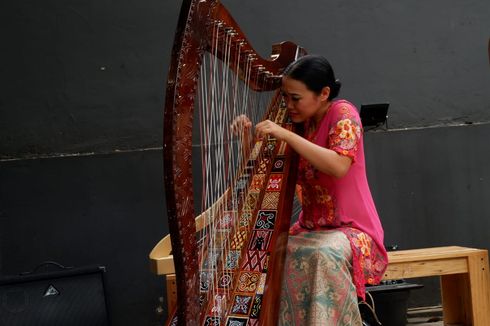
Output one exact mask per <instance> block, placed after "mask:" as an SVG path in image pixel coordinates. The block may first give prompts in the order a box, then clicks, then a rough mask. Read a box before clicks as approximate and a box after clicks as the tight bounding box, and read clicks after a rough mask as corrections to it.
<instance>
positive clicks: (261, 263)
mask: <svg viewBox="0 0 490 326" xmlns="http://www.w3.org/2000/svg"><path fill="white" fill-rule="evenodd" d="M267 258H268V255H267V251H259V250H249V251H248V252H247V253H246V257H245V259H244V261H243V263H242V270H245V271H253V272H262V271H264V268H265V267H266V266H267Z"/></svg>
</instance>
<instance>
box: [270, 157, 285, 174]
mask: <svg viewBox="0 0 490 326" xmlns="http://www.w3.org/2000/svg"><path fill="white" fill-rule="evenodd" d="M283 170H284V159H283V158H276V160H275V161H274V165H273V166H272V170H271V171H272V172H276V173H277V172H283Z"/></svg>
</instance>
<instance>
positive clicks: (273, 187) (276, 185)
mask: <svg viewBox="0 0 490 326" xmlns="http://www.w3.org/2000/svg"><path fill="white" fill-rule="evenodd" d="M281 183H282V174H272V175H271V176H270V178H269V182H268V183H267V188H266V190H267V191H281Z"/></svg>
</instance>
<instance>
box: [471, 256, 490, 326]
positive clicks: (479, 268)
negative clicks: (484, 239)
mask: <svg viewBox="0 0 490 326" xmlns="http://www.w3.org/2000/svg"><path fill="white" fill-rule="evenodd" d="M468 269H469V271H468V275H469V281H470V284H469V285H470V289H471V302H472V319H473V325H474V326H485V325H490V309H489V307H490V280H489V270H488V253H487V251H481V252H478V253H476V254H474V255H471V256H469V257H468Z"/></svg>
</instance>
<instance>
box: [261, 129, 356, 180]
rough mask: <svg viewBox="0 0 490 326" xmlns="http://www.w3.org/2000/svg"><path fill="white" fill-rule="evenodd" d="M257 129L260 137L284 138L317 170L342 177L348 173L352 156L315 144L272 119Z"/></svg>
mask: <svg viewBox="0 0 490 326" xmlns="http://www.w3.org/2000/svg"><path fill="white" fill-rule="evenodd" d="M255 130H256V133H257V135H258V137H264V136H266V135H271V136H273V137H275V138H277V139H278V140H284V141H285V142H286V143H288V145H289V146H291V147H292V148H293V149H294V150H295V151H296V152H297V153H298V154H299V155H301V156H302V157H303V158H304V159H306V160H307V161H308V162H310V163H311V165H313V166H314V167H315V168H316V169H317V170H319V171H321V172H323V173H325V174H328V175H331V176H333V177H336V178H341V177H343V176H344V175H346V174H347V172H348V171H349V168H350V166H351V164H352V159H351V158H350V157H348V156H343V155H339V154H338V153H337V152H335V151H333V150H330V149H328V148H325V147H322V146H319V145H317V144H314V143H312V142H310V141H309V140H307V139H305V138H303V137H301V136H299V135H297V134H295V133H294V132H292V131H289V130H287V129H285V128H282V127H281V126H279V125H277V124H275V123H274V122H272V121H270V120H265V121H262V122H260V123H259V124H257V126H256V129H255Z"/></svg>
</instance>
